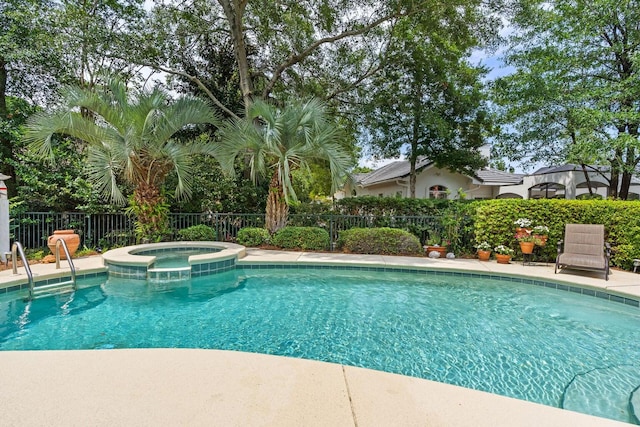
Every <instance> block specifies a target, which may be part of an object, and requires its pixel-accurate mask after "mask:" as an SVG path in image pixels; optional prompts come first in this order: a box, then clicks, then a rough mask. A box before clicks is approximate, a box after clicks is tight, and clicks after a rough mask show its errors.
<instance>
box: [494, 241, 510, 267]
mask: <svg viewBox="0 0 640 427" xmlns="http://www.w3.org/2000/svg"><path fill="white" fill-rule="evenodd" d="M493 251H494V252H495V253H496V261H498V264H509V262H510V261H511V257H512V256H513V254H514V250H513V249H511V248H509V247H507V246H505V245H498V246H496V247H495V248H493Z"/></svg>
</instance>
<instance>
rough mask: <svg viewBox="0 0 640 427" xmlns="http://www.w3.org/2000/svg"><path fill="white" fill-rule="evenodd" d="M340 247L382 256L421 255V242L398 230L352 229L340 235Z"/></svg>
mask: <svg viewBox="0 0 640 427" xmlns="http://www.w3.org/2000/svg"><path fill="white" fill-rule="evenodd" d="M338 247H339V248H340V249H342V250H344V251H345V252H351V253H357V254H380V255H419V254H421V253H422V246H421V245H420V241H419V240H418V238H417V237H416V236H414V235H413V234H411V233H409V232H407V231H404V230H399V229H396V228H388V227H382V228H352V229H350V230H345V231H343V232H341V233H340V237H339V238H338Z"/></svg>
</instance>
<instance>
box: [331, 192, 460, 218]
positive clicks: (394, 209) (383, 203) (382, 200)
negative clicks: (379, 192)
mask: <svg viewBox="0 0 640 427" xmlns="http://www.w3.org/2000/svg"><path fill="white" fill-rule="evenodd" d="M448 205H449V201H448V200H442V199H409V198H396V197H375V196H361V197H347V198H344V199H340V200H338V201H336V211H337V212H339V213H341V214H344V215H376V216H378V215H438V214H440V213H441V212H442V211H443V210H444V209H445V208H446V207H447V206H448Z"/></svg>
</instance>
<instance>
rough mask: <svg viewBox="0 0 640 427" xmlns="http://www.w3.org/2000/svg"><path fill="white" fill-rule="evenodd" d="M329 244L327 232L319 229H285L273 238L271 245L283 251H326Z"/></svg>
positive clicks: (277, 232)
mask: <svg viewBox="0 0 640 427" xmlns="http://www.w3.org/2000/svg"><path fill="white" fill-rule="evenodd" d="M329 243H330V238H329V233H328V232H327V230H324V229H322V228H318V227H284V228H281V229H280V230H278V231H276V233H275V234H274V235H273V236H271V244H272V245H274V246H277V247H279V248H282V249H300V250H312V251H324V250H327V249H329Z"/></svg>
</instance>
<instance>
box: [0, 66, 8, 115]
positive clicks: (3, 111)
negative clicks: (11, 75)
mask: <svg viewBox="0 0 640 427" xmlns="http://www.w3.org/2000/svg"><path fill="white" fill-rule="evenodd" d="M6 118H7V62H6V60H5V59H4V56H1V55H0V119H3V120H4V119H6Z"/></svg>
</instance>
